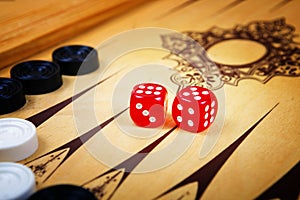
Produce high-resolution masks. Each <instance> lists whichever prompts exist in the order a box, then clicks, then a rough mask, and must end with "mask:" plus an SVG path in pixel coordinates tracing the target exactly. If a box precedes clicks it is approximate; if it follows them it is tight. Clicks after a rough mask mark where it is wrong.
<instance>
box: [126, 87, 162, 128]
mask: <svg viewBox="0 0 300 200" xmlns="http://www.w3.org/2000/svg"><path fill="white" fill-rule="evenodd" d="M167 94H168V92H167V90H166V88H164V87H163V86H161V85H159V84H154V83H143V84H139V85H136V86H134V88H133V90H132V92H131V97H130V117H131V119H132V121H133V122H134V123H135V124H136V125H138V126H142V127H151V128H154V127H158V126H161V125H163V124H164V122H165V118H166V111H167Z"/></svg>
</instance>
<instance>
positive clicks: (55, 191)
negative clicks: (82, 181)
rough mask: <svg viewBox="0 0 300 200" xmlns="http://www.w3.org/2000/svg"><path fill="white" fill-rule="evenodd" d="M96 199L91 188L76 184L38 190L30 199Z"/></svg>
mask: <svg viewBox="0 0 300 200" xmlns="http://www.w3.org/2000/svg"><path fill="white" fill-rule="evenodd" d="M40 199H43V200H53V199H64V200H74V199H75V200H96V197H95V196H94V195H93V193H91V192H90V191H89V190H87V189H84V188H82V187H79V186H75V185H55V186H50V187H47V188H44V189H42V190H39V191H37V192H36V193H34V194H33V195H32V196H31V197H29V199H28V200H40Z"/></svg>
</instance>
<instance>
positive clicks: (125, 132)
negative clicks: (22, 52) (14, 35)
mask: <svg viewBox="0 0 300 200" xmlns="http://www.w3.org/2000/svg"><path fill="white" fill-rule="evenodd" d="M4 3H5V4H8V3H10V4H11V5H14V4H17V3H18V0H17V1H3V2H0V6H1V4H4ZM299 8H300V4H299V2H298V1H297V0H290V1H288V0H275V1H270V0H261V1H254V0H246V1H243V0H224V1H219V0H213V1H209V0H198V1H197V0H186V1H181V0H172V1H171V0H162V1H151V2H148V3H147V4H143V5H140V6H139V7H136V8H135V9H129V10H127V11H126V12H123V13H122V14H120V15H117V16H115V17H113V18H111V19H110V20H109V21H106V22H103V23H101V24H97V25H94V27H91V28H90V29H89V30H87V31H86V32H84V33H81V34H78V35H77V36H76V37H72V38H69V39H66V40H64V41H59V43H58V44H57V45H56V46H52V47H47V49H46V50H45V51H43V52H41V53H37V54H34V55H32V56H31V57H29V58H27V59H26V60H32V59H43V60H51V53H52V51H53V50H54V49H55V48H57V47H59V46H63V45H69V44H85V45H90V46H94V47H95V48H97V49H98V50H99V59H100V61H101V60H102V59H103V60H105V59H107V58H106V57H105V55H106V54H105V50H106V49H107V47H111V46H113V45H116V46H113V47H114V48H116V49H117V47H118V46H117V44H118V41H116V40H113V39H112V40H110V39H108V38H110V37H111V36H114V35H116V34H119V33H121V32H123V31H133V30H136V29H137V28H145V27H157V28H167V29H171V30H174V31H178V32H181V33H183V34H184V35H188V36H190V37H191V38H193V39H194V40H195V41H197V43H199V44H200V45H201V46H202V47H204V49H206V51H207V52H208V55H209V56H210V58H211V60H212V61H214V63H215V64H216V66H217V67H218V69H219V70H218V71H219V72H218V74H217V76H218V77H219V78H220V79H221V80H222V82H220V83H218V84H216V85H212V86H211V85H206V86H207V87H210V88H211V89H212V90H213V91H215V92H216V93H218V92H220V93H222V94H224V96H225V97H224V98H222V99H219V101H220V103H221V104H220V105H223V104H222V103H224V106H223V107H222V109H223V111H224V123H221V122H220V124H219V125H220V126H221V127H219V129H217V130H219V131H220V135H216V138H217V139H216V144H215V145H213V144H212V145H211V151H209V152H208V154H207V155H202V156H200V151H201V148H202V147H203V145H205V144H207V141H206V139H207V137H208V136H209V134H213V133H212V132H211V131H206V132H204V133H200V134H197V135H195V134H191V133H187V132H184V131H182V130H179V129H178V128H177V127H176V126H175V123H174V122H173V121H172V119H171V117H170V116H169V117H168V119H167V121H166V124H165V125H164V127H162V128H161V129H156V130H154V132H151V131H149V130H144V129H138V128H136V127H134V125H133V124H132V122H131V121H130V119H129V115H128V109H127V108H128V105H129V103H128V101H129V99H128V98H127V96H126V93H124V91H127V90H128V85H130V84H128V85H126V84H122V83H126V81H127V80H126V78H127V79H130V78H129V77H131V76H130V75H131V74H132V73H136V72H138V70H141V69H143V67H145V66H146V67H148V68H149V66H148V65H151V64H152V65H153V63H155V65H163V66H167V68H168V70H166V68H162V69H161V71H160V70H157V71H156V73H155V72H151V73H149V80H154V81H157V82H164V80H165V81H166V82H167V83H166V84H167V87H168V88H169V89H170V91H171V92H170V102H169V103H172V102H171V101H172V100H171V99H172V98H173V97H174V94H175V93H176V90H177V89H178V86H180V82H179V83H178V82H176V80H177V79H172V77H171V76H172V75H174V74H176V75H178V76H179V77H180V78H182V79H184V80H188V82H187V83H186V82H185V84H194V85H203V84H204V85H205V84H206V82H205V81H203V80H206V79H205V77H201V74H199V73H198V74H197V73H195V69H194V68H193V67H191V65H190V63H189V62H187V61H186V59H183V57H184V58H187V57H189V55H194V54H193V53H192V51H191V49H192V48H191V47H190V46H187V47H186V46H185V45H186V43H184V41H183V40H182V39H180V38H176V42H177V43H176V44H178V45H177V46H176V45H174V43H172V40H168V37H171V36H170V35H168V34H167V35H165V37H166V38H165V40H164V39H163V37H162V38H161V45H162V47H164V48H162V49H147V48H145V49H139V50H136V51H132V52H129V53H127V54H123V55H122V56H121V57H118V58H116V59H115V60H113V62H112V63H110V64H109V65H108V66H100V69H99V70H97V71H95V72H93V73H92V74H87V75H84V76H80V77H70V76H63V86H62V87H61V88H59V89H58V90H56V91H54V92H52V93H49V94H43V95H27V96H26V98H27V103H26V104H25V106H24V107H23V108H21V109H20V110H18V111H15V112H13V113H10V114H6V115H1V116H0V118H6V117H18V118H23V119H28V120H29V121H31V122H33V123H34V124H35V125H36V126H37V133H38V138H39V148H38V150H37V152H36V153H35V154H34V155H32V156H31V157H30V158H28V159H26V160H23V161H21V162H20V163H22V164H25V165H27V166H29V167H31V168H32V169H33V171H34V173H35V175H36V180H37V188H38V189H40V188H44V187H46V186H50V185H56V184H62V183H70V184H76V185H81V186H83V187H86V188H89V189H90V190H91V191H93V192H94V193H95V194H96V195H97V197H99V198H100V197H101V198H102V199H108V198H111V199H199V198H201V199H277V198H278V199H300V196H299V185H300V183H299V180H300V175H299V173H300V166H299V160H300V148H299V146H300V130H299V124H300V123H299V122H300V120H299V119H300V113H299V109H300V88H299V85H300V78H299V75H300V67H299V66H300V60H299V56H300V45H299V42H300V40H299V37H297V35H299V33H300V31H299V30H300V23H299V17H300V14H299ZM62 34H63V33H62ZM107 39H108V40H107ZM105 41H108V42H106V43H105ZM135 42H136V41H133V40H129V41H127V44H128V45H130V44H131V43H135ZM52 44H53V43H52ZM178 48H179V49H180V48H183V49H180V50H185V51H184V52H185V53H186V54H185V56H183V53H182V52H183V51H177V50H178ZM176 52H177V53H176ZM1 58H2V57H1ZM11 66H12V65H11ZM11 66H9V67H5V68H4V69H2V70H1V71H0V76H1V77H9V70H10V68H11ZM146 67H145V69H146ZM148 68H147V70H148ZM147 70H146V71H147ZM147 72H148V71H147ZM168 73H170V74H171V76H168ZM100 74H101V75H100ZM140 74H141V75H142V74H143V70H141V71H140ZM143 76H145V75H143ZM173 78H174V77H173ZM202 78H203V79H202ZM149 80H145V81H149ZM174 80H175V81H174ZM128 81H129V82H130V80H128ZM122 91H123V93H122ZM118 92H119V93H118ZM127 95H128V94H127ZM220 113H222V112H220ZM90 114H91V115H90ZM169 114H170V113H169ZM221 121H222V120H221ZM124 124H125V125H124ZM123 126H126V128H125V129H124V128H123ZM131 130H134V131H135V132H134V134H131ZM136 130H138V131H136ZM155 131H157V132H155ZM148 132H149V135H147V133H148ZM138 133H140V134H141V136H140V137H139V135H137V134H138ZM182 145H183V146H184V148H183V149H184V150H182V152H179V153H178V152H177V149H178V148H179V147H182ZM163 150H166V152H165V153H164V154H163V153H161V152H163ZM98 153H99V155H98ZM157 155H164V156H161V157H159V156H157ZM172 158H174V159H173V161H170V162H166V160H172ZM104 160H105V161H104ZM160 163H164V164H161V165H160Z"/></svg>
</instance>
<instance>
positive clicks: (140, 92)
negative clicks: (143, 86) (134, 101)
mask: <svg viewBox="0 0 300 200" xmlns="http://www.w3.org/2000/svg"><path fill="white" fill-rule="evenodd" d="M143 92H144V91H143V90H137V91H136V93H138V94H142V93H143Z"/></svg>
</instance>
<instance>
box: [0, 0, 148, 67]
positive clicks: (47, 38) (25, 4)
mask: <svg viewBox="0 0 300 200" xmlns="http://www.w3.org/2000/svg"><path fill="white" fill-rule="evenodd" d="M143 2H144V1H141V0H137V1H127V0H125V1H123V0H110V1H106V0H102V1H97V0H96V1H94V0H92V1H86V0H79V1H77V0H76V1H74V0H70V1H64V2H62V1H57V0H52V1H32V0H24V1H14V0H13V1H0V8H1V13H0V27H1V33H0V38H1V39H0V46H1V47H0V60H1V61H0V68H3V67H5V66H8V65H10V64H13V63H15V62H17V61H19V60H21V59H24V58H26V57H28V56H30V55H33V54H35V53H37V52H40V51H41V50H44V49H45V48H47V47H48V48H49V47H51V46H53V45H54V44H57V43H58V42H62V41H64V40H66V39H69V38H71V37H74V36H75V35H76V34H79V33H82V32H83V31H86V30H87V29H91V28H93V27H94V26H97V25H98V24H100V23H102V22H103V21H105V20H106V21H107V20H109V19H110V18H111V17H114V16H116V15H119V14H121V13H123V12H125V11H127V10H129V9H133V7H135V6H138V5H139V4H141V3H143Z"/></svg>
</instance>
